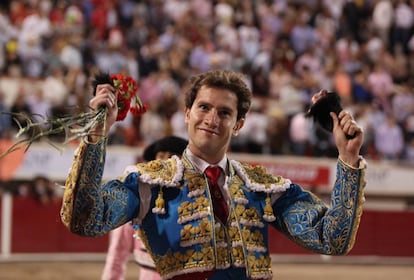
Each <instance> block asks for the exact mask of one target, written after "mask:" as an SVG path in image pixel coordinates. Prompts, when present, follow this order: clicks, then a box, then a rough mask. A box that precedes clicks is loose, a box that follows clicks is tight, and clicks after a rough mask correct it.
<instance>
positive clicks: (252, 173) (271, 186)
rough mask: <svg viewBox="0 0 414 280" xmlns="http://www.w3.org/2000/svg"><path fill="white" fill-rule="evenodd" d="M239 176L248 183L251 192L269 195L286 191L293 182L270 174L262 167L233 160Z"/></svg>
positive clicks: (232, 162)
mask: <svg viewBox="0 0 414 280" xmlns="http://www.w3.org/2000/svg"><path fill="white" fill-rule="evenodd" d="M231 164H232V165H233V166H234V169H235V170H236V172H237V174H238V175H239V176H240V178H242V179H243V181H244V182H245V183H246V187H247V188H248V189H250V190H251V191H256V192H265V193H267V194H271V193H278V192H284V191H286V190H287V189H288V188H289V186H290V184H291V181H290V180H289V179H285V178H283V177H281V176H276V175H272V174H270V173H269V172H268V171H267V169H266V168H265V167H263V166H260V165H250V164H247V163H240V162H238V161H235V160H232V161H231Z"/></svg>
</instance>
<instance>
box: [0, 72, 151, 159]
mask: <svg viewBox="0 0 414 280" xmlns="http://www.w3.org/2000/svg"><path fill="white" fill-rule="evenodd" d="M100 84H110V85H112V86H113V87H115V88H116V89H117V99H118V102H117V105H118V115H117V118H116V121H123V120H124V119H125V118H126V116H127V114H128V113H129V112H131V114H133V115H141V114H144V113H145V112H146V111H147V105H145V104H142V102H141V100H140V98H139V96H138V83H137V82H136V81H135V80H134V79H133V78H132V77H130V76H125V75H123V74H121V73H118V74H109V73H101V72H100V73H97V74H96V75H95V76H94V79H93V81H92V86H93V92H94V95H95V92H96V88H97V86H98V85H100ZM1 113H4V112H1ZM9 114H10V113H9ZM106 114H107V108H106V107H99V108H98V109H96V110H89V111H88V112H83V113H80V114H76V115H68V116H62V117H54V118H47V117H45V116H40V117H41V118H40V119H41V120H40V121H36V122H35V121H33V119H34V118H33V117H32V116H29V115H27V114H24V113H18V114H12V117H13V120H14V121H15V122H16V123H17V125H18V126H19V130H18V132H17V134H16V136H15V137H16V138H17V139H20V138H22V136H24V135H28V136H27V137H24V138H23V139H20V140H18V141H17V142H16V143H15V144H13V145H12V146H11V147H10V148H9V149H7V150H6V151H5V152H3V153H2V154H0V158H1V157H4V156H6V155H7V154H9V153H11V152H13V151H15V150H16V149H20V148H22V147H25V151H27V149H28V148H29V147H30V146H31V145H32V144H33V143H34V142H35V141H37V140H39V139H41V138H44V137H48V136H53V135H56V134H61V133H64V135H65V138H64V140H63V143H62V145H63V146H64V145H66V144H68V143H70V142H72V141H73V140H76V139H79V138H82V137H85V136H87V135H89V134H90V133H91V131H92V129H93V128H95V127H97V126H98V125H101V124H105V120H106ZM38 119H39V118H38ZM22 120H23V121H22ZM48 142H49V144H51V145H52V146H54V147H55V148H58V149H61V148H59V146H58V145H56V143H53V142H51V141H48Z"/></svg>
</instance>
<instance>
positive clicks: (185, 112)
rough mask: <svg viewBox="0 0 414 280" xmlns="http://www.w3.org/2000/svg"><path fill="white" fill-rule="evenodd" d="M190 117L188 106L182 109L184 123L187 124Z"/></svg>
mask: <svg viewBox="0 0 414 280" xmlns="http://www.w3.org/2000/svg"><path fill="white" fill-rule="evenodd" d="M189 119H190V108H187V107H186V108H185V109H184V123H186V124H188V120H189Z"/></svg>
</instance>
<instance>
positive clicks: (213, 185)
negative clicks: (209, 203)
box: [204, 166, 229, 224]
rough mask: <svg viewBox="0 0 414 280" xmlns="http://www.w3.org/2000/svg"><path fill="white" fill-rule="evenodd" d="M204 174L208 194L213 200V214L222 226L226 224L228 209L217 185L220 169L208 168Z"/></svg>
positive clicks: (216, 167)
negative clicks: (207, 182) (208, 190)
mask: <svg viewBox="0 0 414 280" xmlns="http://www.w3.org/2000/svg"><path fill="white" fill-rule="evenodd" d="M204 173H205V174H206V176H207V179H208V181H209V186H210V194H211V197H212V199H213V211H214V214H215V215H216V216H217V218H219V219H220V221H221V222H222V223H223V224H226V222H227V217H228V215H229V209H228V206H227V202H226V200H225V199H224V197H223V193H222V192H221V190H220V187H219V185H218V183H217V181H218V178H219V177H220V174H221V169H220V167H218V166H209V167H207V169H206V170H205V171H204Z"/></svg>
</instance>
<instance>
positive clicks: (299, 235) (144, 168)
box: [61, 141, 365, 279]
mask: <svg viewBox="0 0 414 280" xmlns="http://www.w3.org/2000/svg"><path fill="white" fill-rule="evenodd" d="M104 163H105V145H104V143H103V141H102V142H100V143H98V144H87V143H84V142H83V143H81V144H80V146H79V148H78V150H77V152H76V154H75V159H74V162H73V164H72V168H71V170H70V172H69V176H68V178H67V180H66V186H65V187H66V188H65V193H64V197H63V203H62V209H61V218H62V222H63V223H64V224H65V225H66V226H67V227H68V228H69V229H70V230H71V231H72V232H74V233H76V234H79V235H83V236H101V235H103V234H105V233H107V232H109V231H110V230H112V229H114V228H116V227H118V226H120V225H122V224H124V223H126V222H129V221H132V223H133V224H134V226H135V227H136V228H137V232H138V234H139V236H140V237H141V239H142V240H143V242H144V244H145V245H146V247H147V249H148V251H149V252H150V254H151V256H152V258H153V260H154V263H155V266H156V269H157V271H158V272H159V273H160V274H161V276H162V277H163V279H170V278H173V277H176V276H179V275H182V274H188V273H201V272H205V271H215V273H214V274H213V276H212V277H210V278H209V279H271V278H272V270H271V260H270V255H269V250H268V225H271V226H273V227H274V228H276V229H277V230H279V231H280V232H282V233H283V234H284V235H286V236H287V237H288V238H289V239H291V240H292V241H294V242H295V243H297V244H299V245H300V246H302V247H304V248H306V249H308V250H311V251H313V252H315V253H320V254H330V255H343V254H346V253H348V252H349V251H350V250H351V249H352V246H353V244H354V242H355V237H356V233H357V229H358V226H359V222H360V217H361V214H362V208H363V201H364V195H363V188H364V186H365V182H364V169H365V164H363V163H364V161H361V167H360V168H358V169H355V168H352V167H350V166H348V165H347V164H346V163H344V162H343V161H341V160H340V159H339V160H338V165H337V179H336V182H335V185H334V188H333V191H332V196H331V203H330V205H329V206H328V205H326V204H325V203H324V202H323V201H321V200H320V199H319V198H318V197H316V196H315V195H313V194H312V193H311V192H308V191H305V190H303V189H302V188H301V187H300V186H298V185H296V184H293V183H291V182H290V181H289V180H287V179H284V178H282V177H279V176H274V175H271V174H269V173H268V172H267V171H266V170H265V169H264V168H263V167H260V166H252V165H248V164H242V163H240V162H238V161H233V160H231V161H229V171H230V172H229V176H228V178H227V180H226V183H227V188H228V191H229V194H230V214H229V219H228V221H227V224H223V223H221V222H220V221H219V220H216V219H215V217H214V215H213V212H212V209H213V208H212V202H211V196H210V193H209V189H208V185H207V182H206V178H205V177H204V175H203V174H201V173H200V172H199V171H198V170H197V169H196V168H195V167H194V166H193V165H192V163H191V162H190V160H189V159H188V158H187V157H186V156H185V154H184V155H183V157H182V159H179V158H178V157H172V158H171V159H168V160H162V161H161V160H156V161H152V162H149V163H140V164H137V165H136V167H135V168H134V170H133V171H132V172H129V173H128V174H126V175H124V176H123V177H120V178H119V179H116V180H111V181H108V182H106V183H105V184H102V185H101V181H102V174H103V168H104ZM140 187H141V188H144V187H147V188H148V190H149V192H147V195H145V197H143V195H142V194H143V193H142V192H140V191H139V189H140ZM141 196H142V197H141ZM275 197H276V198H277V199H275ZM144 201H146V202H147V203H149V206H150V209H149V210H148V211H146V212H145V213H142V211H143V207H142V206H143V204H144ZM140 211H141V213H140ZM137 217H140V218H139V219H138V218H137Z"/></svg>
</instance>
